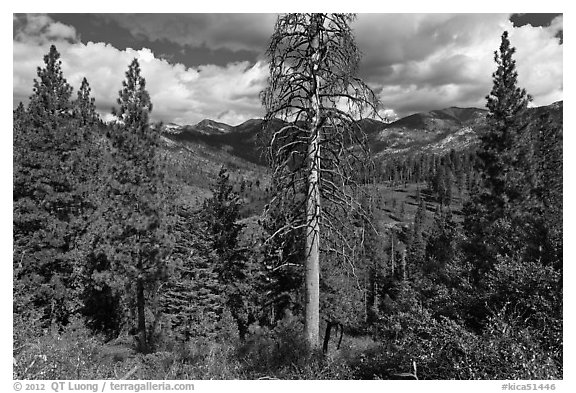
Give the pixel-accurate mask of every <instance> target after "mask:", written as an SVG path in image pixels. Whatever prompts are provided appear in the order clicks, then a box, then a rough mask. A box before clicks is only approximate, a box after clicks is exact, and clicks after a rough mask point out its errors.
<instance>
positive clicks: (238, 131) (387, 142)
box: [162, 101, 563, 164]
mask: <svg viewBox="0 0 576 393" xmlns="http://www.w3.org/2000/svg"><path fill="white" fill-rule="evenodd" d="M562 110H563V102H562V101H558V102H555V103H553V104H551V105H548V106H543V107H538V108H530V110H529V111H528V116H529V117H530V121H532V119H536V118H537V117H538V116H540V115H541V114H543V113H549V114H551V115H552V117H554V118H555V119H556V120H558V117H559V118H560V119H561V118H562ZM487 113H488V111H487V110H485V109H479V108H459V107H450V108H445V109H439V110H433V111H430V112H423V113H415V114H413V115H409V116H406V117H403V118H401V119H398V120H396V121H394V122H392V123H384V122H381V121H379V120H376V119H362V120H360V121H359V123H358V124H359V125H360V127H361V128H362V129H363V130H364V132H365V133H366V135H367V137H368V145H369V148H370V150H371V151H372V153H373V155H374V157H375V158H376V159H383V158H384V157H386V156H390V155H396V154H406V153H414V152H418V151H422V152H430V153H436V154H443V153H447V152H449V151H450V150H451V149H455V150H463V149H467V148H470V147H473V146H474V145H475V144H477V143H478V142H479V138H478V133H479V131H480V130H481V129H482V127H483V125H484V124H485V119H486V115H487ZM560 121H561V120H560ZM263 123H264V121H263V120H262V119H250V120H247V121H245V122H244V123H242V124H240V125H237V126H230V125H228V124H225V123H220V122H217V121H214V120H209V119H205V120H202V121H201V122H199V123H198V124H196V125H185V126H178V125H177V124H174V123H168V124H165V125H163V126H162V132H163V134H164V137H165V139H167V140H168V141H169V143H170V144H171V145H174V144H178V143H184V144H185V143H199V144H204V145H207V146H210V147H212V148H216V149H223V150H225V151H227V152H228V153H229V154H232V155H235V156H237V157H240V158H242V159H245V160H247V161H250V162H252V163H257V164H264V159H263V154H262V151H261V149H260V148H259V147H258V144H257V135H258V133H259V132H260V131H261V129H262V126H263ZM282 124H284V123H283V122H281V121H280V120H277V121H276V123H275V124H273V127H275V128H276V127H277V128H279V127H280V126H281V125H282Z"/></svg>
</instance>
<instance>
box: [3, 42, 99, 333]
mask: <svg viewBox="0 0 576 393" xmlns="http://www.w3.org/2000/svg"><path fill="white" fill-rule="evenodd" d="M61 65H62V63H61V61H60V54H59V53H58V51H57V50H56V47H55V46H54V45H52V46H51V47H50V51H49V53H48V54H47V55H46V56H44V67H42V68H40V67H39V68H38V78H37V79H35V80H34V93H33V94H32V96H31V97H30V102H29V104H28V109H27V110H26V111H25V110H24V108H23V106H19V108H18V109H17V111H16V112H17V113H16V114H15V115H16V118H15V122H14V182H13V202H14V203H13V212H14V215H13V220H14V232H13V234H14V272H15V280H16V281H18V285H15V288H20V289H22V290H24V291H31V292H30V293H32V294H33V296H32V297H33V299H32V303H31V304H24V305H22V309H21V310H20V311H22V312H26V311H28V310H31V309H35V310H38V311H39V315H38V317H37V318H39V320H40V321H41V322H42V323H43V324H44V325H47V324H50V323H66V321H67V320H68V318H69V316H70V315H71V314H72V313H75V312H76V311H77V310H78V308H79V304H78V299H79V296H78V291H79V287H78V277H79V274H78V273H79V271H80V269H81V264H82V255H81V254H80V253H79V251H78V247H77V245H78V243H79V242H80V237H81V232H80V231H78V230H77V229H78V228H79V227H82V226H83V225H84V223H83V221H84V218H85V217H84V214H85V213H86V209H87V208H88V207H87V204H86V200H85V194H84V193H83V192H82V191H81V190H80V189H81V183H82V180H81V174H82V170H83V166H82V164H81V162H82V159H83V156H84V154H83V149H84V148H85V143H84V139H83V134H82V132H81V131H80V130H78V127H77V126H76V124H74V123H73V122H72V121H71V116H70V108H71V102H70V97H71V94H72V87H71V86H70V85H69V84H68V82H67V81H66V79H65V78H64V76H63V72H62V68H61ZM26 288H27V289H26ZM17 298H18V296H15V299H17ZM19 306H20V305H16V304H15V312H19V310H18V307H19Z"/></svg>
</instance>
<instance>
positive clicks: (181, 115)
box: [13, 16, 267, 124]
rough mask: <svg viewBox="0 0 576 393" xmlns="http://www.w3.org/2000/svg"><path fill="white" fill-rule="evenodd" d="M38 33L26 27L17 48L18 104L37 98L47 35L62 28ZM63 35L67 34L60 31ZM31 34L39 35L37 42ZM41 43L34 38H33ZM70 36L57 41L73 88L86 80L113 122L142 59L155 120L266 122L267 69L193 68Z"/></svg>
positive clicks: (41, 28)
mask: <svg viewBox="0 0 576 393" xmlns="http://www.w3.org/2000/svg"><path fill="white" fill-rule="evenodd" d="M33 22H34V23H35V25H37V26H34V27H33V28H32V27H30V26H27V25H26V24H24V25H23V26H22V29H21V31H18V33H17V34H15V42H14V54H13V61H14V67H13V70H14V93H13V96H14V104H15V105H16V104H17V103H18V102H19V101H26V100H27V97H28V96H29V95H30V94H31V93H32V80H33V79H34V78H35V77H36V68H37V67H38V66H42V65H43V60H42V59H43V56H44V55H45V54H46V53H47V52H48V48H49V45H47V44H45V41H44V40H43V39H38V37H42V35H43V34H44V35H48V34H52V32H54V31H58V29H60V26H59V24H58V23H55V22H54V21H53V20H51V19H50V18H48V17H46V16H43V17H42V18H35V19H34V20H33ZM60 31H64V30H63V29H60ZM31 32H36V33H37V35H36V36H34V35H33V34H32V33H31ZM33 36H34V37H35V38H32V37H33ZM67 38H68V36H62V37H59V38H55V39H52V40H51V42H55V44H56V46H57V49H58V51H59V52H60V54H61V60H62V70H63V72H64V76H65V77H66V78H67V80H68V82H69V83H70V84H71V85H72V86H74V87H75V88H77V87H78V86H79V85H80V83H81V80H82V78H83V77H86V78H87V79H88V81H89V83H90V86H91V88H92V94H93V96H94V97H95V99H96V104H97V107H98V109H99V111H100V112H101V113H102V115H103V116H104V118H109V115H108V114H109V112H110V109H111V108H112V106H114V105H115V104H116V98H117V97H118V91H119V90H120V89H121V87H122V86H121V84H122V80H124V73H125V72H126V70H127V68H128V65H129V63H130V62H131V61H132V59H133V58H138V59H139V62H140V66H141V69H142V75H143V76H144V78H146V82H147V89H148V91H149V93H150V96H151V100H152V103H153V105H154V110H153V112H152V119H153V120H162V121H167V122H177V123H182V124H191V123H195V122H198V121H200V120H202V119H204V118H213V119H215V118H217V117H218V115H219V114H222V112H223V110H226V111H227V112H226V113H224V114H223V115H221V116H220V118H219V120H220V121H223V122H226V123H229V124H238V123H241V122H242V121H244V120H246V119H249V118H252V117H257V116H262V113H261V109H260V108H261V105H260V101H259V98H258V93H259V91H260V90H262V88H263V86H264V82H265V80H266V76H267V68H266V65H265V64H263V63H261V62H258V63H256V64H254V65H250V64H249V63H248V62H236V63H231V64H228V65H226V66H215V65H206V66H199V67H196V68H187V67H185V66H184V65H182V64H170V63H168V62H167V61H166V60H164V59H162V58H158V57H156V56H155V55H154V53H152V52H151V51H150V50H149V49H142V50H138V51H136V50H133V49H130V48H128V49H126V50H123V51H120V50H118V49H116V48H114V47H112V46H111V45H107V44H105V43H93V42H88V43H86V44H82V43H80V42H70V41H68V40H67Z"/></svg>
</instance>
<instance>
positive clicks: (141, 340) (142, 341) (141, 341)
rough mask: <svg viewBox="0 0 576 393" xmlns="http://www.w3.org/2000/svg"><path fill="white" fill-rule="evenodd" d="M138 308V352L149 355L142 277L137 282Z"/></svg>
mask: <svg viewBox="0 0 576 393" xmlns="http://www.w3.org/2000/svg"><path fill="white" fill-rule="evenodd" d="M136 307H137V309H138V350H139V351H140V352H142V353H147V352H148V339H147V337H146V314H145V299H144V282H143V280H142V278H140V277H139V278H137V281H136Z"/></svg>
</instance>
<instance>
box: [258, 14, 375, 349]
mask: <svg viewBox="0 0 576 393" xmlns="http://www.w3.org/2000/svg"><path fill="white" fill-rule="evenodd" d="M353 19H354V15H348V14H287V15H283V16H280V17H279V18H278V20H277V22H276V26H275V30H274V34H273V35H272V38H271V43H270V47H269V48H268V51H267V56H268V61H269V62H270V77H269V81H268V86H267V88H266V89H265V90H264V91H263V92H262V101H263V104H264V106H265V108H266V117H265V120H266V124H272V123H276V122H275V120H277V119H280V120H282V121H283V122H284V123H283V125H282V126H281V127H280V128H279V129H278V127H276V128H272V127H266V128H265V132H264V136H265V143H266V144H267V147H268V150H267V152H268V159H269V162H270V164H271V166H272V168H273V171H274V172H273V182H274V187H275V194H274V197H273V199H272V201H271V203H270V204H269V206H268V209H269V210H271V209H275V211H276V212H282V213H281V214H283V215H284V222H285V224H286V225H284V226H282V227H281V228H280V229H278V230H277V231H276V232H275V233H274V234H272V236H271V238H273V237H275V236H281V235H282V234H286V233H287V232H290V231H302V232H304V235H305V253H304V254H305V293H306V295H305V309H306V312H305V335H306V340H307V342H308V344H309V345H310V347H311V348H317V347H318V346H319V329H320V314H319V299H320V290H319V284H320V263H319V262H320V261H319V259H320V250H321V249H320V239H321V236H320V234H321V230H322V231H324V229H327V230H329V231H330V233H331V234H332V236H331V237H332V238H335V239H337V240H338V241H337V242H336V243H337V244H338V246H337V247H336V246H335V245H336V243H335V244H334V245H332V246H331V245H328V244H326V245H324V244H323V246H322V247H323V248H322V250H325V251H329V252H334V253H336V254H339V255H349V254H347V253H346V250H347V245H348V244H347V237H348V236H346V233H345V231H343V229H345V228H346V217H349V215H350V212H351V211H358V208H359V205H358V203H356V202H355V198H354V197H353V190H354V189H355V187H354V186H355V185H356V184H357V183H356V182H357V180H358V178H359V176H358V175H359V168H361V166H359V165H358V163H364V162H366V159H367V158H368V155H367V154H366V153H367V150H366V144H365V135H364V133H363V132H362V130H361V129H360V127H359V125H358V122H357V121H358V120H359V119H361V118H362V117H364V116H365V115H375V114H376V113H377V99H376V97H375V95H374V93H373V92H372V91H371V90H370V88H369V87H368V86H367V85H366V84H365V83H364V82H362V81H361V80H360V79H359V78H358V77H357V76H356V74H357V71H358V64H359V61H360V53H359V51H358V48H357V46H356V43H355V41H354V37H353V35H352V31H351V29H350V26H349V24H350V22H352V21H353ZM276 124H277V123H276ZM322 233H324V232H322ZM324 239H325V237H322V240H323V241H324ZM333 243H334V242H333Z"/></svg>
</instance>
